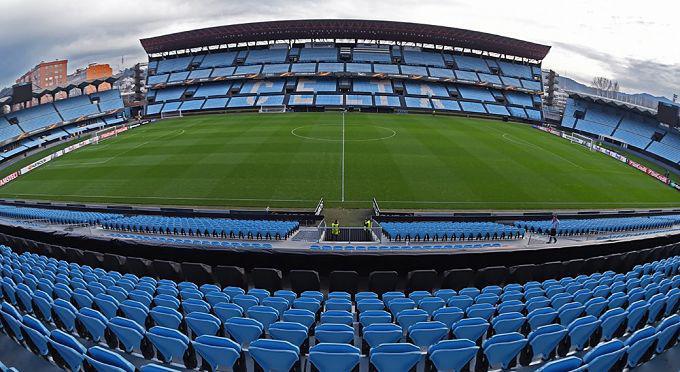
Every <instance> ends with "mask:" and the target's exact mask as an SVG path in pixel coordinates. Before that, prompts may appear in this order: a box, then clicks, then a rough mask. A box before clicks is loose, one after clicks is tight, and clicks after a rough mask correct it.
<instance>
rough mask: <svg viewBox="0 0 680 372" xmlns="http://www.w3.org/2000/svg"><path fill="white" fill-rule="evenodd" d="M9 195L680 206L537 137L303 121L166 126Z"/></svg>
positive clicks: (233, 119) (210, 201)
mask: <svg viewBox="0 0 680 372" xmlns="http://www.w3.org/2000/svg"><path fill="white" fill-rule="evenodd" d="M0 197H5V198H18V199H36V200H55V201H73V202H91V203H120V204H153V205H176V206H210V207H266V206H270V207H273V208H313V207H314V206H315V205H316V203H317V202H318V200H319V199H320V198H322V197H323V198H324V200H325V202H326V205H327V206H331V207H346V208H369V207H370V205H371V200H372V198H373V197H375V198H376V199H377V200H378V201H379V203H380V205H381V207H382V208H389V209H447V210H500V209H506V210H507V209H512V210H534V209H605V208H661V207H680V193H678V192H677V191H675V190H672V189H671V188H669V187H668V186H665V185H663V184H661V183H660V182H658V181H656V180H653V179H652V178H651V177H648V176H646V175H644V174H643V173H641V172H639V171H637V170H635V169H632V168H630V167H628V166H626V165H624V164H622V163H619V162H617V161H615V160H613V159H611V158H609V157H607V156H605V155H603V154H599V153H595V152H591V151H588V150H587V149H585V148H583V147H581V146H578V145H575V144H571V143H569V142H568V141H565V140H563V139H560V138H557V137H554V136H552V135H549V134H546V133H543V132H541V131H538V130H535V129H533V128H531V127H530V126H528V125H522V124H513V123H504V122H501V121H494V120H483V119H470V118H463V117H449V116H431V115H397V114H359V113H348V114H345V115H344V116H343V114H342V113H337V112H333V113H298V114H230V115H204V116H189V117H184V118H176V119H168V120H163V121H159V122H155V123H153V124H149V125H145V126H142V127H139V128H135V129H134V130H131V131H129V132H127V133H124V134H121V135H120V136H118V137H115V138H112V139H109V140H106V141H103V142H101V143H99V144H96V145H92V146H88V147H86V148H84V149H80V150H77V151H75V152H73V153H70V154H67V155H65V156H63V157H61V158H59V159H57V160H55V161H53V162H50V163H48V164H47V165H44V166H42V167H41V168H38V169H37V170H34V171H33V172H31V173H29V174H27V175H24V176H22V177H20V178H19V179H17V180H15V181H13V182H11V183H9V184H8V185H6V186H4V187H2V188H0Z"/></svg>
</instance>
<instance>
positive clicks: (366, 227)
mask: <svg viewBox="0 0 680 372" xmlns="http://www.w3.org/2000/svg"><path fill="white" fill-rule="evenodd" d="M372 227H373V222H372V221H371V219H370V218H367V219H366V221H364V232H365V233H366V240H367V241H369V240H372V239H371V228H372Z"/></svg>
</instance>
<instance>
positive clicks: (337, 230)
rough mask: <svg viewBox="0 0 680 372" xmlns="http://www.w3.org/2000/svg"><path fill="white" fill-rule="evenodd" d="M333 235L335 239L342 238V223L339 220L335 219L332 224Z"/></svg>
mask: <svg viewBox="0 0 680 372" xmlns="http://www.w3.org/2000/svg"><path fill="white" fill-rule="evenodd" d="M331 235H332V238H333V240H336V241H337V240H339V239H340V224H339V223H338V220H335V221H334V222H333V223H332V224H331Z"/></svg>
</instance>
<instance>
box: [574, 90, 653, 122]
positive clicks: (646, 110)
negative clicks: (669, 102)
mask: <svg viewBox="0 0 680 372" xmlns="http://www.w3.org/2000/svg"><path fill="white" fill-rule="evenodd" d="M567 93H568V94H569V96H570V97H572V98H580V99H583V100H586V101H590V102H595V103H599V104H603V105H609V106H614V107H618V108H620V109H626V110H630V111H635V112H637V113H638V114H648V115H652V116H654V115H656V110H654V109H653V108H650V107H645V106H639V105H635V104H632V103H629V102H623V101H619V100H616V99H613V98H607V97H602V96H596V95H592V94H586V93H582V92H571V91H570V92H567Z"/></svg>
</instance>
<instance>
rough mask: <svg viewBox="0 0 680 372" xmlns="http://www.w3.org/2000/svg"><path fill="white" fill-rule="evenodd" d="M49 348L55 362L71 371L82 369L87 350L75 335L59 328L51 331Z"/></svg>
mask: <svg viewBox="0 0 680 372" xmlns="http://www.w3.org/2000/svg"><path fill="white" fill-rule="evenodd" d="M48 348H49V350H50V356H51V357H52V359H53V360H54V362H55V364H56V365H57V366H59V367H61V368H63V369H65V370H70V371H79V370H80V368H81V366H82V364H83V360H84V359H85V353H86V352H87V349H86V348H85V346H83V345H82V344H81V343H80V342H78V340H76V339H75V338H74V337H73V336H71V335H69V334H68V333H65V332H63V331H61V330H58V329H56V330H54V331H52V333H50V339H49V344H48Z"/></svg>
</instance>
